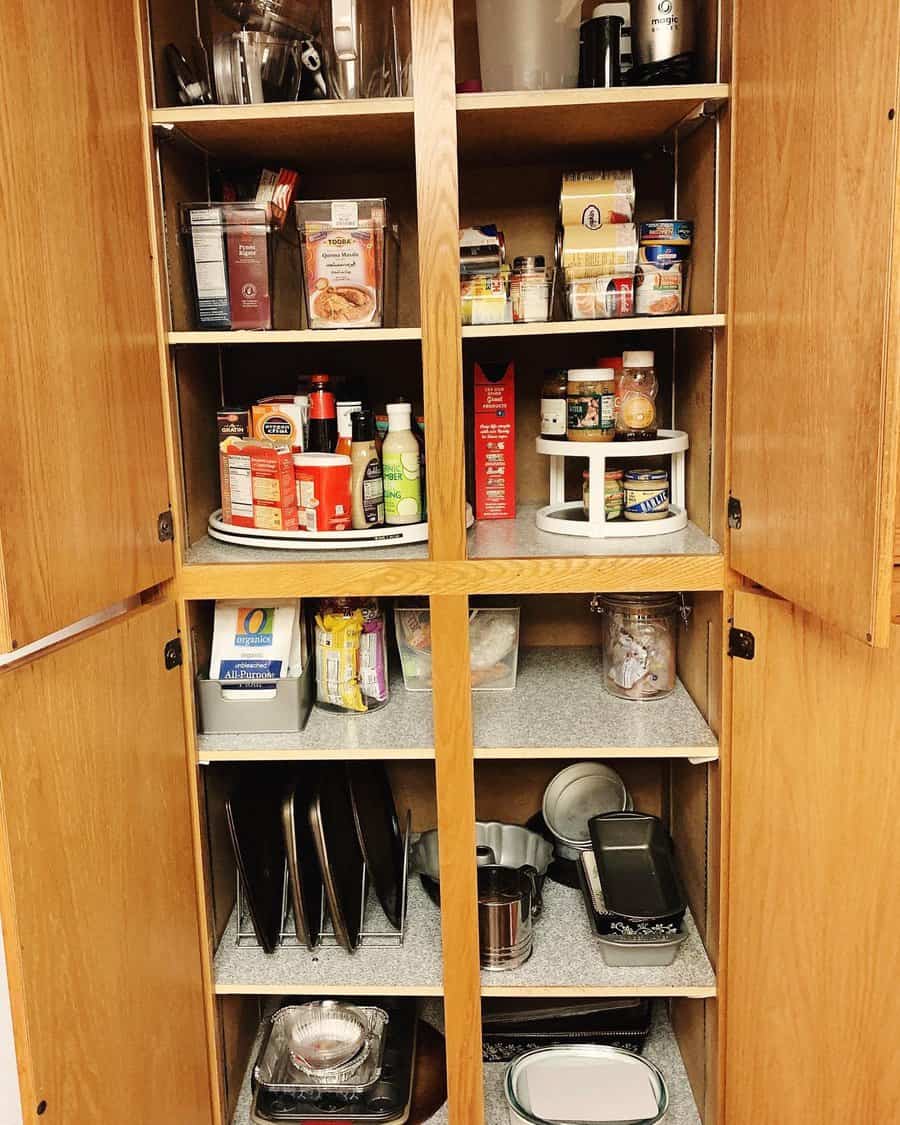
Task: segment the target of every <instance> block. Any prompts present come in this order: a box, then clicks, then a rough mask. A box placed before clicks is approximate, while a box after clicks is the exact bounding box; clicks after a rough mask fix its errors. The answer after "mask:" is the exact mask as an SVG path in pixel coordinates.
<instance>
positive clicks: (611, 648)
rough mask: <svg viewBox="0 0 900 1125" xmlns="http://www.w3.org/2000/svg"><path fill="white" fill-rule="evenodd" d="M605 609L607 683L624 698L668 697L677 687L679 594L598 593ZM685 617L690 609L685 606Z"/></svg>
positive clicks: (598, 604)
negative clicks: (676, 653)
mask: <svg viewBox="0 0 900 1125" xmlns="http://www.w3.org/2000/svg"><path fill="white" fill-rule="evenodd" d="M591 608H592V609H593V610H594V611H595V612H597V613H599V614H601V615H602V627H601V635H602V641H601V650H602V659H603V686H604V688H605V689H606V690H607V691H608V692H609V693H610V695H615V696H618V697H619V698H620V699H638V700H647V699H662V698H664V697H665V696H667V695H671V694H672V692H673V691H674V690H675V652H676V639H677V618H678V614H679V608H680V599H679V596H678V595H677V594H595V596H594V599H593V601H592V602H591ZM681 612H682V614H683V615H684V618H685V620H687V612H688V611H687V610H686V609H685V608H682V609H681Z"/></svg>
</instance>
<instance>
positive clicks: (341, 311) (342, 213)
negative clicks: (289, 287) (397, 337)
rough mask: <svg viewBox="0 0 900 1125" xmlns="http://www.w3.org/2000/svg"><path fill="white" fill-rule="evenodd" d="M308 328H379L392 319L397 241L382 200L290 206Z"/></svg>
mask: <svg viewBox="0 0 900 1125" xmlns="http://www.w3.org/2000/svg"><path fill="white" fill-rule="evenodd" d="M294 208H295V213H296V217H297V234H298V236H299V238H300V252H301V256H302V259H303V289H304V295H305V304H306V316H307V323H308V325H309V327H310V328H383V327H384V326H385V325H386V324H389V323H391V322H392V321H394V320H395V319H396V309H395V307H394V306H395V302H396V287H397V270H398V268H399V248H400V243H399V238H398V236H397V232H396V230H395V229H394V228H393V227H391V226H390V224H389V222H388V201H387V200H386V199H316V200H305V201H303V202H300V203H295V204H294Z"/></svg>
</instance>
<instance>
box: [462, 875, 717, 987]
mask: <svg viewBox="0 0 900 1125" xmlns="http://www.w3.org/2000/svg"><path fill="white" fill-rule="evenodd" d="M684 928H685V929H686V931H687V935H688V936H687V940H686V941H685V942H684V943H683V945H682V946H681V949H680V951H679V953H678V957H677V959H676V961H675V963H674V964H673V965H667V966H660V967H646V968H611V967H610V966H609V965H607V964H605V962H604V961H603V958H602V957H601V955H600V947H599V945H598V944H597V940H596V938H595V937H594V935H593V933H592V932H591V928H590V923H589V922H588V917H587V913H586V911H585V908H584V900H583V899H582V897H581V891H578V890H571V889H570V888H569V887H563V886H560V885H559V884H558V883H554V882H552V881H551V880H550V879H548V880H547V881H546V882H545V883H544V910H543V913H542V914H541V917H540V919H539V920H538V921H537V922H536V923H535V929H534V952H533V953H532V955H531V957H530V958H529V959H528V960H527V961H526V962H525V964H524V965H522V966H521V968H518V969H511V970H508V971H506V972H503V973H491V972H482V974H481V995H482V996H511V997H515V996H560V997H562V996H692V997H710V996H715V995H716V975H715V972H714V971H713V967H712V965H711V964H710V962H709V958H708V957H707V955H706V950H705V949H704V948H703V942H702V941H701V939H700V935H699V933H698V932H697V927H696V925H695V924H694V919H693V917H692V915H691V912H690V911H688V912H687V914H686V915H685V919H684ZM562 950H564V951H565V955H564V956H560V952H561V951H562Z"/></svg>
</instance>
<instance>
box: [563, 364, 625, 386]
mask: <svg viewBox="0 0 900 1125" xmlns="http://www.w3.org/2000/svg"><path fill="white" fill-rule="evenodd" d="M615 377H616V373H615V371H613V369H612V368H611V367H579V368H576V369H575V370H574V371H570V372H569V382H570V383H611V382H612V381H613V380H614V379H615Z"/></svg>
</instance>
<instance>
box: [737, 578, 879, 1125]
mask: <svg viewBox="0 0 900 1125" xmlns="http://www.w3.org/2000/svg"><path fill="white" fill-rule="evenodd" d="M734 616H735V623H736V624H737V625H738V626H740V628H742V629H749V630H750V631H751V632H752V633H753V634H754V636H755V638H756V656H755V658H754V659H753V660H752V661H745V660H735V661H734V698H733V738H732V750H731V770H730V772H731V817H730V823H731V827H730V836H731V846H730V863H729V868H728V888H729V889H728V908H727V909H728V925H727V939H726V943H725V950H726V964H725V975H724V982H723V985H724V1012H725V1112H724V1115H723V1117H722V1120H723V1121H724V1122H727V1125H758V1123H759V1122H788V1121H790V1122H798V1123H801V1122H802V1123H806V1122H809V1123H810V1125H812V1123H813V1122H815V1123H816V1125H844V1123H846V1122H854V1123H856V1122H859V1123H860V1125H862V1123H863V1122H865V1123H869V1122H872V1123H874V1122H881V1121H884V1122H887V1121H900V1070H898V1067H897V1065H896V1045H897V1040H898V1038H900V994H898V991H897V987H896V982H897V978H898V975H900V942H898V939H897V933H898V927H900V891H898V884H897V870H896V869H897V857H898V855H900V816H898V809H900V626H894V627H893V628H892V635H891V638H890V648H889V649H888V651H885V650H883V649H873V648H870V647H868V646H867V645H866V644H865V643H863V642H860V641H857V640H855V639H854V638H852V637H848V636H847V635H846V634H841V633H839V632H838V631H837V630H835V629H833V628H831V627H829V626H827V625H825V624H823V623H822V622H821V621H819V620H817V619H816V618H813V617H812V616H810V615H809V614H805V613H804V612H803V611H801V610H799V609H797V608H795V607H792V606H791V605H789V604H788V603H787V602H782V601H778V600H776V599H774V598H769V597H765V596H763V595H759V594H750V593H741V592H738V593H737V594H736V596H735V607H734Z"/></svg>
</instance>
